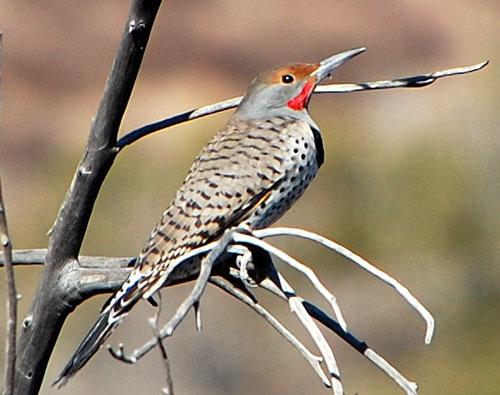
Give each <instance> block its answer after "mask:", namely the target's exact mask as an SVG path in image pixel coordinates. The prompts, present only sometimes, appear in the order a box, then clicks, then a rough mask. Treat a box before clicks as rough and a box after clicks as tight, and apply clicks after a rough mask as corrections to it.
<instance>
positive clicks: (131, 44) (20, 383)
mask: <svg viewBox="0 0 500 395" xmlns="http://www.w3.org/2000/svg"><path fill="white" fill-rule="evenodd" d="M160 3H161V2H160V1H159V0H157V1H153V0H147V1H146V0H144V1H141V0H133V1H132V4H131V9H130V12H129V15H128V19H127V23H126V26H125V31H124V33H123V36H122V39H121V42H120V44H119V48H118V52H117V54H116V57H115V60H114V62H113V66H112V68H111V71H110V74H109V77H108V80H107V82H106V87H105V89H104V93H103V97H102V99H101V103H100V105H99V109H98V111H97V116H96V118H95V120H94V123H93V125H92V128H91V131H90V135H89V139H88V143H87V147H86V150H85V152H84V154H83V156H82V158H81V160H80V163H79V164H78V167H77V170H76V172H75V175H74V177H73V181H72V183H71V186H70V188H69V190H68V192H67V193H66V197H65V199H64V201H63V203H62V205H61V207H60V210H59V213H58V215H57V218H56V220H55V223H54V225H53V227H52V229H51V231H50V238H49V248H48V251H47V256H46V262H45V265H44V270H43V274H42V278H41V280H40V283H39V286H38V289H37V292H36V295H35V297H34V299H33V304H32V306H31V308H30V312H29V313H28V316H27V317H26V318H25V319H24V321H23V323H24V324H23V328H22V331H21V332H20V337H19V343H18V362H17V365H16V373H15V388H14V392H15V393H16V394H23V395H24V394H36V393H38V391H39V389H40V386H41V384H42V380H43V377H44V374H45V370H46V367H47V363H48V361H49V358H50V355H51V353H52V350H53V348H54V346H55V343H56V340H57V338H58V336H59V333H60V331H61V328H62V325H63V323H64V321H65V319H66V317H67V315H68V314H69V313H70V312H71V311H73V309H74V308H75V307H76V306H77V305H78V304H79V303H81V302H82V301H83V300H84V298H85V297H88V295H89V294H86V293H85V292H82V290H81V289H80V288H79V287H74V285H75V284H74V282H71V281H69V282H68V281H65V280H66V279H67V278H68V276H69V277H70V278H71V274H72V272H73V271H74V270H75V268H76V267H77V266H78V265H79V263H78V261H77V257H78V253H79V251H80V248H81V244H82V241H83V237H84V235H85V232H86V229H87V225H88V222H89V219H90V215H91V213H92V209H93V207H94V203H95V201H96V198H97V195H98V193H99V190H100V188H101V185H102V183H103V181H104V178H105V177H106V175H107V174H108V172H109V169H110V168H111V165H112V164H113V161H114V158H115V156H116V154H117V152H118V149H117V148H116V138H117V135H118V129H119V126H120V123H121V119H122V117H123V113H124V111H125V108H126V106H127V103H128V100H129V98H130V94H131V92H132V88H133V86H134V83H135V80H136V77H137V74H138V72H139V68H140V65H141V62H142V58H143V55H144V51H145V48H146V44H147V42H148V39H149V35H150V32H151V28H152V25H153V22H154V19H155V17H156V13H157V12H158V8H159V6H160ZM100 290H102V288H101V289H100Z"/></svg>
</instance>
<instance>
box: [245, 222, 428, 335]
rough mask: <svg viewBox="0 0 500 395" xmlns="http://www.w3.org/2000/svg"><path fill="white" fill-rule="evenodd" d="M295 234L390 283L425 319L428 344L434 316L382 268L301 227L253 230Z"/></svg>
mask: <svg viewBox="0 0 500 395" xmlns="http://www.w3.org/2000/svg"><path fill="white" fill-rule="evenodd" d="M284 235H288V236H297V237H302V238H304V239H309V240H312V241H315V242H317V243H319V244H321V245H323V246H325V247H327V248H329V249H331V250H332V251H335V252H337V253H338V254H340V255H341V256H343V257H345V258H346V259H348V260H350V261H351V262H353V263H355V264H356V265H358V266H360V267H361V268H363V269H365V270H366V271H367V272H369V273H370V274H372V275H374V276H375V277H377V278H378V279H380V280H382V281H383V282H385V283H386V284H388V285H390V286H391V287H393V288H394V289H395V290H396V291H397V292H398V293H399V294H400V295H401V296H402V297H403V298H404V299H405V300H406V301H407V302H408V304H410V306H412V307H413V308H414V309H415V310H416V311H417V312H418V313H419V314H420V315H421V316H422V318H423V319H424V320H425V322H426V325H427V329H426V332H425V344H430V342H431V340H432V336H433V334H434V328H435V321H434V317H433V316H432V314H431V313H430V312H429V310H427V309H426V308H425V307H424V306H423V305H422V303H420V302H419V301H418V299H417V298H415V296H413V295H412V294H411V293H410V291H409V290H408V288H406V287H405V286H403V285H402V284H401V283H400V282H398V281H397V280H396V279H395V278H393V277H391V276H389V275H388V274H387V273H385V272H383V271H382V270H380V269H378V268H377V267H375V266H373V265H372V264H371V263H370V262H368V261H366V260H365V259H363V258H361V257H360V256H358V255H356V254H355V253H354V252H352V251H351V250H349V249H347V248H345V247H343V246H341V245H340V244H338V243H335V242H334V241H332V240H330V239H327V238H326V237H323V236H320V235H318V234H317V233H313V232H308V231H306V230H303V229H297V228H286V227H279V228H266V229H261V230H256V231H255V232H254V236H255V237H257V238H259V239H261V238H266V237H271V236H284Z"/></svg>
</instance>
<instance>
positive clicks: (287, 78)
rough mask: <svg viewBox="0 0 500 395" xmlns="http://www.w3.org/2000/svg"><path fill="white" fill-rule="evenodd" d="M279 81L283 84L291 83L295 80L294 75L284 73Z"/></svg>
mask: <svg viewBox="0 0 500 395" xmlns="http://www.w3.org/2000/svg"><path fill="white" fill-rule="evenodd" d="M281 81H282V82H283V83H285V84H291V83H292V82H293V81H295V77H294V76H293V75H291V74H285V75H283V76H282V77H281Z"/></svg>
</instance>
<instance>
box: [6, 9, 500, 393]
mask: <svg viewBox="0 0 500 395" xmlns="http://www.w3.org/2000/svg"><path fill="white" fill-rule="evenodd" d="M127 13H128V4H127V2H116V1H108V0H106V1H100V2H98V3H97V2H37V1H17V2H9V1H1V2H0V29H1V30H2V31H3V33H4V51H3V65H2V77H3V92H2V93H3V108H2V133H1V140H0V171H1V176H2V180H3V186H4V191H5V192H4V193H5V198H6V205H7V210H8V219H9V225H10V230H11V234H12V237H13V241H14V247H15V248H43V247H46V246H47V236H46V233H47V231H48V229H49V228H50V226H51V225H52V222H53V220H54V218H55V215H56V213H57V210H58V207H59V205H60V203H61V201H62V199H63V197H64V194H65V191H66V189H67V188H68V186H69V183H70V181H71V177H72V174H73V172H74V170H75V167H76V164H77V162H78V160H79V158H80V155H81V153H82V150H83V148H84V146H85V143H86V140H87V136H88V131H89V127H90V124H91V120H92V117H93V116H94V114H95V112H96V109H97V105H98V103H99V99H100V96H101V92H102V89H103V86H104V83H105V80H106V76H107V73H108V70H109V68H110V65H111V63H112V60H113V57H114V52H115V49H116V47H117V43H118V41H119V39H120V36H121V33H122V31H123V28H124V23H125V20H126V15H127ZM499 20H500V3H499V2H497V1H491V0H475V1H472V0H469V1H467V0H463V1H441V2H435V1H431V0H420V1H417V0H398V1H396V0H390V1H382V0H374V1H370V2H366V1H335V2H333V1H330V0H324V1H315V2H305V1H292V0H286V1H285V0H279V1H272V2H269V1H263V0H257V1H253V2H234V1H233V2H230V1H222V0H216V1H211V2H199V1H171V2H165V4H163V6H162V9H161V11H160V13H159V15H158V17H157V21H156V25H155V28H154V30H153V33H152V36H151V40H150V44H149V46H148V49H147V52H146V55H145V58H144V63H143V67H142V70H141V73H140V75H139V78H138V81H137V84H136V87H135V90H134V93H133V97H132V100H131V102H130V105H129V107H128V111H127V113H126V116H125V119H124V122H123V125H122V129H121V130H122V134H124V133H126V132H127V131H130V130H131V129H133V128H136V127H139V126H142V125H144V124H146V123H149V122H152V121H155V120H158V119H161V118H164V117H166V116H168V115H171V114H174V113H177V112H181V111H185V110H188V109H191V108H196V107H198V106H201V105H205V104H209V103H213V102H216V101H219V100H223V99H226V98H229V97H234V96H238V95H240V94H242V93H243V92H244V90H245V88H246V86H247V84H248V83H249V81H250V80H251V79H252V78H253V77H254V76H255V75H256V74H257V73H259V72H260V71H262V70H264V69H266V68H268V67H271V66H274V65H278V64H281V63H288V62H291V61H318V60H320V59H323V58H324V57H326V56H329V55H330V54H333V53H336V52H340V51H342V50H345V49H349V48H352V47H358V46H366V47H367V48H368V51H367V52H366V53H364V54H363V55H361V56H359V57H357V58H356V59H355V60H352V61H351V62H349V63H347V64H345V65H344V66H343V67H342V68H340V69H339V70H338V72H336V74H335V76H334V80H335V81H336V82H366V81H371V80H376V79H387V78H396V77H402V76H407V75H414V74H419V73H424V72H431V71H435V70H440V69H444V68H448V67H454V66H461V65H469V64H473V63H477V62H480V61H483V60H486V59H490V62H491V63H490V65H489V66H488V67H487V68H486V69H484V70H482V71H480V72H478V73H474V74H471V75H466V76H460V77H452V78H447V79H444V80H439V81H437V82H436V83H435V84H434V85H431V86H429V87H427V88H423V89H406V90H405V89H396V90H391V91H378V92H364V93H349V94H342V95H317V96H315V97H314V98H313V99H312V101H311V104H310V106H309V108H310V112H311V114H312V117H313V118H314V119H315V121H316V122H317V124H318V125H320V127H321V129H322V132H323V139H324V143H325V148H326V163H325V165H324V166H323V168H322V169H321V171H320V174H319V175H318V177H317V179H316V181H315V182H314V183H313V184H312V186H311V187H310V188H309V190H308V191H307V193H306V194H305V196H304V197H303V198H302V199H301V201H300V202H299V203H298V204H296V205H295V206H294V208H293V209H292V210H291V211H290V212H289V213H288V214H287V215H286V216H285V217H284V218H283V219H282V220H281V221H280V224H282V225H289V226H297V227H302V228H305V229H309V230H313V231H316V232H318V233H320V234H323V235H325V236H328V237H330V238H333V239H335V240H336V241H338V242H340V243H342V244H343V245H345V246H348V247H349V248H351V249H352V250H354V251H356V252H357V253H359V254H360V255H362V256H363V257H365V258H367V259H369V260H370V261H371V262H373V263H374V264H375V265H377V266H378V267H380V268H382V269H383V270H385V271H387V272H389V273H391V274H392V275H394V276H395V277H396V278H398V279H399V280H400V281H401V282H403V283H404V284H405V285H406V286H408V288H409V289H410V290H411V291H412V292H413V293H414V295H416V296H417V297H418V298H419V299H420V300H421V301H422V302H423V304H424V305H426V306H427V307H428V308H429V309H430V311H431V312H432V313H433V314H434V316H435V318H436V321H437V328H436V334H435V338H434V340H433V342H432V344H431V345H430V346H429V347H426V346H424V343H423V337H424V330H425V328H424V324H423V322H422V320H421V319H420V318H419V316H418V315H417V314H416V313H415V312H414V311H413V310H412V309H411V308H410V307H409V306H408V305H407V304H406V303H405V302H404V301H402V299H401V298H400V297H399V296H398V295H396V293H395V292H394V291H393V290H392V289H389V288H388V287H387V286H385V285H383V284H381V283H380V282H379V281H378V280H376V279H374V278H372V277H370V276H369V275H367V274H366V273H364V272H362V271H361V270H360V269H359V268H357V267H354V266H353V265H352V264H350V263H349V262H347V261H345V260H343V259H341V258H339V257H337V256H335V255H334V254H333V253H331V252H329V251H326V250H325V249H323V248H321V247H319V246H318V245H314V244H312V243H308V242H302V241H297V240H291V239H289V238H283V239H279V240H277V241H276V244H277V245H279V246H281V247H283V248H285V249H286V250H287V251H288V252H290V253H291V254H292V255H294V256H296V257H297V258H298V259H300V260H302V261H303V262H306V263H308V264H310V265H311V267H313V268H314V270H315V271H316V272H317V273H318V274H319V276H320V277H321V279H322V280H323V281H324V283H325V284H326V285H327V286H328V287H329V288H330V289H331V290H332V291H333V292H334V294H335V295H336V296H337V298H338V300H339V303H340V305H341V307H342V308H343V311H344V314H345V317H346V319H347V321H348V324H349V325H350V329H351V330H352V331H353V333H354V334H356V335H357V336H359V337H360V338H362V339H364V340H365V341H366V342H367V343H368V344H369V345H370V346H372V347H373V348H374V349H375V350H376V351H378V352H379V353H380V354H382V355H383V356H384V357H385V358H387V359H388V360H389V361H390V362H391V363H392V364H393V365H395V366H396V367H397V368H398V369H400V371H401V372H402V373H403V374H404V375H405V376H406V377H408V378H409V379H411V380H414V381H416V382H418V384H419V385H420V392H419V393H421V394H498V392H499V389H498V388H499V387H500V371H499V368H500V358H499V351H500V330H499V325H500V237H499V235H500V178H499V170H500V155H499V154H500V135H499V131H500V130H499V129H500V117H499V114H498V112H499V111H498V110H499V103H500V93H499V92H500V79H499V78H498V75H499V73H500V69H499V66H498V59H499V55H500V23H499ZM228 116H229V113H228V112H226V113H222V114H218V115H215V116H211V117H208V118H204V119H201V120H197V121H193V122H191V123H188V124H184V125H180V126H177V127H175V128H172V129H170V130H169V131H168V132H161V133H157V134H155V135H152V136H150V137H148V138H146V139H143V140H141V141H139V142H138V143H136V144H134V145H133V146H131V147H129V148H127V149H126V150H124V151H123V152H122V153H121V154H120V155H119V157H118V159H117V160H116V162H115V164H114V166H113V168H112V170H111V172H110V174H109V176H108V178H107V179H106V182H105V183H104V186H103V188H102V190H101V193H100V196H99V198H98V201H97V204H96V207H95V210H94V213H93V216H92V220H91V223H90V226H89V229H88V232H87V235H86V239H85V241H84V244H83V250H82V253H83V254H89V255H111V256H133V255H135V254H137V253H138V251H139V250H140V249H141V247H142V245H143V243H144V242H145V240H146V237H147V236H148V234H149V232H150V230H151V229H152V227H153V226H154V224H155V223H156V221H157V220H158V218H159V216H160V214H161V213H162V212H163V210H164V208H165V207H166V205H167V204H168V203H169V201H170V199H171V198H172V197H173V195H174V192H175V190H176V189H177V188H178V186H179V185H180V183H181V182H182V180H183V178H184V176H185V174H186V172H187V170H188V168H189V166H190V164H191V162H192V160H193V158H194V157H195V156H196V154H197V153H198V151H199V150H200V149H201V147H202V146H203V145H204V144H205V143H206V141H207V140H208V139H209V138H210V137H211V136H212V135H213V134H214V133H215V132H216V131H217V130H218V129H219V128H220V127H221V126H222V125H223V124H224V122H225V120H226V119H227V118H228ZM279 267H280V268H281V269H282V270H283V272H284V273H285V275H286V276H287V277H288V278H289V280H290V281H291V282H292V283H293V284H294V285H295V287H296V289H297V290H298V291H299V292H300V293H301V294H302V295H304V296H305V297H307V298H309V299H312V300H315V301H317V302H318V303H319V304H320V305H321V306H322V307H324V308H327V306H325V304H324V303H323V302H322V301H320V299H319V298H318V296H317V294H316V293H315V292H314V290H312V288H311V287H310V285H309V283H308V281H307V280H306V279H305V278H303V277H302V276H300V275H298V274H297V273H295V272H293V271H292V270H290V269H288V268H286V267H284V266H283V265H282V264H279ZM40 273H41V269H40V268H39V267H31V268H17V269H16V275H17V281H18V291H19V292H20V293H21V294H22V295H23V299H22V300H21V302H20V305H19V307H20V310H21V311H20V319H22V317H23V314H25V313H26V311H27V309H28V307H29V304H30V300H31V298H32V297H33V293H34V290H35V288H36V285H37V282H38V279H39V276H40ZM0 289H2V295H4V283H3V281H2V283H1V285H0ZM189 290H190V286H178V287H174V288H170V289H167V290H164V291H163V295H164V302H165V304H166V307H165V308H164V313H165V314H164V316H163V320H166V319H167V318H168V317H167V314H171V313H172V312H173V311H174V309H175V308H176V306H177V305H178V304H179V303H180V302H181V300H182V298H183V297H185V296H186V294H187V293H188V292H189ZM258 296H259V298H260V300H261V301H262V303H263V304H264V305H266V306H268V307H270V308H271V310H272V311H273V312H274V313H275V314H276V315H277V317H278V318H279V319H281V320H282V321H283V323H285V324H286V325H287V326H288V327H289V328H290V329H292V330H293V331H294V332H295V333H297V334H298V335H299V336H300V337H301V339H303V340H304V342H305V343H306V344H307V345H309V346H311V347H313V345H312V343H311V342H310V341H309V339H308V338H307V336H306V334H305V332H304V330H302V329H301V327H300V324H298V323H297V321H296V319H295V318H294V317H293V316H292V315H291V314H290V312H289V309H288V306H287V305H285V304H284V303H282V302H281V301H278V300H276V299H275V298H273V297H270V296H268V295H266V294H264V293H259V294H258ZM106 298H107V296H102V297H96V298H93V299H92V300H90V301H88V302H86V303H85V304H83V305H82V306H80V308H78V310H77V311H76V312H75V313H73V314H72V315H71V316H70V317H69V318H68V320H67V321H66V324H65V327H64V329H63V332H62V334H61V336H60V338H59V341H58V344H57V346H56V348H55V350H54V353H53V356H52V359H51V361H50V364H49V367H48V371H47V376H46V382H45V383H44V386H43V387H42V391H41V393H43V394H52V393H58V394H61V395H64V394H88V393H102V394H137V393H151V394H153V393H160V388H161V387H162V386H164V385H165V379H164V377H163V369H162V364H161V359H160V356H159V353H158V351H154V352H152V353H151V355H148V356H147V357H146V358H145V359H144V360H143V361H141V362H140V363H139V364H138V365H136V366H131V365H125V364H122V363H119V362H117V361H115V360H113V359H112V358H111V357H110V355H109V354H108V353H107V352H106V350H101V352H99V353H98V354H97V355H96V356H95V357H94V358H93V360H92V361H91V362H90V363H89V364H88V366H87V367H85V369H84V370H83V371H82V372H81V373H80V374H78V375H77V376H76V377H75V378H74V379H73V381H72V382H71V383H70V384H69V385H68V386H67V387H65V388H64V389H63V390H61V391H56V390H55V389H53V388H51V387H50V383H51V382H52V380H53V379H54V378H55V377H56V375H57V373H58V372H59V370H60V369H61V368H62V366H63V364H64V363H65V362H66V360H67V359H68V358H69V356H70V354H71V353H72V352H73V350H74V348H75V347H76V345H77V343H78V342H79V341H80V339H81V338H82V337H83V335H84V334H85V333H86V332H87V330H88V328H89V327H90V325H91V324H92V323H93V322H94V320H95V318H96V316H97V314H98V310H99V308H100V305H101V304H102V303H103V302H104V300H105V299H106ZM153 313H154V310H153V309H152V308H150V307H149V306H147V305H146V304H142V305H141V306H138V308H137V309H135V311H134V312H133V313H132V314H131V315H130V316H129V317H128V318H127V319H126V321H125V322H124V323H123V325H122V326H121V327H120V328H119V330H117V331H116V333H115V334H113V336H112V337H111V338H110V339H109V342H110V343H111V344H113V345H116V344H118V343H119V342H124V343H125V345H126V347H127V349H128V350H132V349H133V348H134V347H136V346H139V345H140V344H142V343H143V342H144V341H146V340H147V339H149V338H150V336H151V329H150V327H149V324H148V323H147V317H149V316H151V315H152V314H153ZM4 316H5V306H4V303H0V317H4ZM202 316H203V331H202V332H201V333H197V332H196V331H195V328H194V320H193V317H192V316H190V317H188V319H187V320H186V322H184V323H183V324H182V326H181V327H180V328H179V329H178V331H177V332H176V333H175V335H174V336H173V337H172V338H170V339H169V340H168V342H167V343H166V345H167V348H168V350H169V355H170V358H171V364H172V373H173V379H174V382H175V385H176V389H177V392H178V393H179V394H255V393H262V394H306V393H307V394H311V393H314V394H328V393H330V392H329V390H327V389H325V388H324V387H323V385H322V384H321V382H320V381H319V380H318V379H317V378H316V377H315V374H314V373H313V371H312V370H311V369H310V367H309V365H308V364H307V363H306V362H305V361H304V360H303V359H302V357H301V356H300V355H299V353H298V352H297V351H296V350H295V349H293V348H292V347H291V346H290V345H289V344H288V343H287V342H286V341H285V340H284V339H283V338H281V337H280V336H279V335H278V334H277V333H276V332H275V331H274V330H273V329H272V328H271V327H270V326H268V325H267V324H266V323H265V322H264V321H263V320H262V319H261V318H260V317H258V316H257V315H256V314H255V313H253V312H252V311H251V310H249V309H248V308H247V307H245V306H244V305H242V304H240V303H239V302H237V301H235V300H233V299H232V298H231V297H229V296H226V295H225V294H223V293H222V292H220V291H219V290H217V289H215V288H213V287H212V286H210V287H209V289H208V290H207V292H206V294H205V295H204V298H203V303H202ZM327 336H328V339H329V342H330V343H331V344H332V346H333V348H334V351H335V353H336V357H337V360H338V363H339V365H340V369H341V372H342V375H343V382H344V386H345V392H346V394H348V395H352V394H400V393H402V391H401V390H400V389H399V388H398V387H397V386H396V385H395V384H394V383H393V382H392V381H391V380H390V379H388V378H387V377H386V376H385V375H384V374H383V373H381V371H379V370H378V369H377V368H376V367H374V366H373V365H372V364H370V363H369V362H368V361H367V360H365V359H364V358H363V357H362V356H360V355H359V354H357V353H356V352H355V351H354V350H352V349H351V348H349V347H347V346H346V345H345V344H344V343H343V342H342V341H340V340H339V339H338V338H336V337H335V336H334V335H333V334H330V333H328V334H327ZM0 337H1V338H2V339H3V338H4V325H1V326H0ZM3 346H4V342H3V340H2V341H1V343H0V348H2V351H1V352H0V365H3V358H4V352H3Z"/></svg>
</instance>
